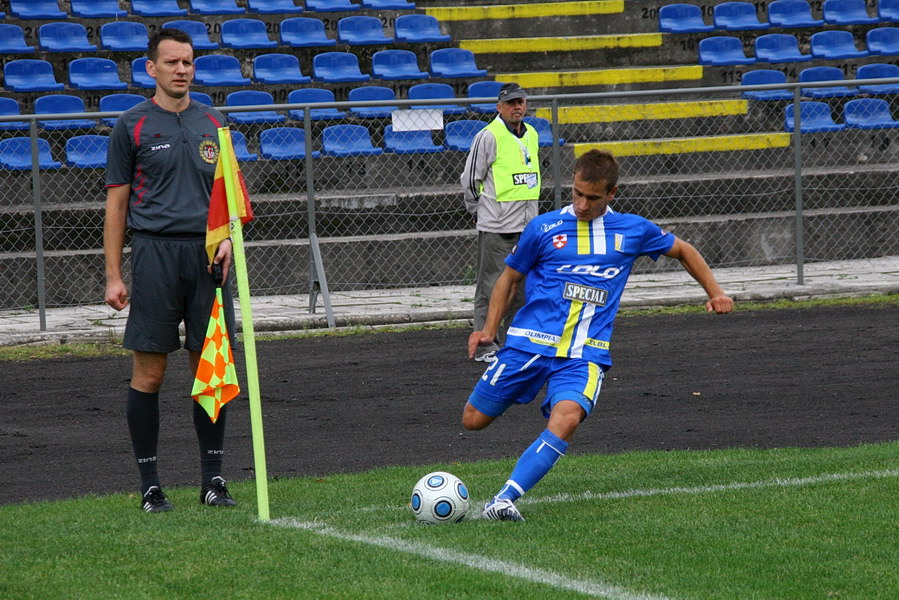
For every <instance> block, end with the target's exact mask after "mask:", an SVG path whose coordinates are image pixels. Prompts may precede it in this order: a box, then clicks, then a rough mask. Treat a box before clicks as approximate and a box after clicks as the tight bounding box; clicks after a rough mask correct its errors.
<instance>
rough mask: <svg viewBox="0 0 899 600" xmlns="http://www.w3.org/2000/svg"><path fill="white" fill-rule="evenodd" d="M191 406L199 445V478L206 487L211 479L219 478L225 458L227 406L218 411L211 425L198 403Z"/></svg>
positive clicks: (206, 414)
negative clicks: (216, 417)
mask: <svg viewBox="0 0 899 600" xmlns="http://www.w3.org/2000/svg"><path fill="white" fill-rule="evenodd" d="M193 404H194V427H195V428H196V430H197V441H198V442H199V443H200V478H201V480H202V482H203V485H206V484H207V483H209V482H210V481H212V478H213V477H219V476H221V474H222V463H223V462H224V458H225V450H224V447H225V422H226V421H227V410H226V409H227V405H225V406H223V407H222V408H221V409H220V410H219V416H218V419H217V420H216V422H215V423H213V422H212V420H211V419H210V418H209V414H208V413H207V412H206V410H205V409H204V408H203V407H202V406H200V404H199V402H194V403H193Z"/></svg>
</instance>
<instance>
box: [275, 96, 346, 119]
mask: <svg viewBox="0 0 899 600" xmlns="http://www.w3.org/2000/svg"><path fill="white" fill-rule="evenodd" d="M335 101H336V100H335V98H334V92H332V91H331V90H325V89H321V88H300V89H298V90H292V91H291V92H290V93H288V94H287V102H288V103H289V104H312V103H317V102H335ZM304 112H305V111H304V110H300V109H296V110H291V111H289V112H288V113H287V114H288V115H289V116H290V118H291V119H295V120H297V121H302V120H304V115H303V113H304ZM309 118H310V119H311V120H313V121H324V120H332V119H343V118H346V113H345V112H343V111H342V110H338V109H337V108H334V107H330V108H310V109H309Z"/></svg>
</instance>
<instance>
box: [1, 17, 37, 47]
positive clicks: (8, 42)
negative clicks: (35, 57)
mask: <svg viewBox="0 0 899 600" xmlns="http://www.w3.org/2000/svg"><path fill="white" fill-rule="evenodd" d="M32 52H34V46H29V45H28V44H26V43H25V32H24V31H23V30H22V28H21V27H19V26H18V25H13V24H10V23H0V54H30V53H32Z"/></svg>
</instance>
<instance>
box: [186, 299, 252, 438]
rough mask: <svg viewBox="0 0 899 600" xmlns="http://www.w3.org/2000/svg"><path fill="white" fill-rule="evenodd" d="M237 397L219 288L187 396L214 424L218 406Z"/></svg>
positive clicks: (235, 379)
mask: <svg viewBox="0 0 899 600" xmlns="http://www.w3.org/2000/svg"><path fill="white" fill-rule="evenodd" d="M239 393H240V386H239V385H238V382H237V370H236V369H235V368H234V355H233V354H232V353H231V340H230V339H229V338H228V329H227V327H226V326H225V309H224V306H223V305H222V288H220V287H217V288H215V302H214V303H213V304H212V314H211V315H210V316H209V325H208V326H207V327H206V340H205V341H204V342H203V352H202V354H201V355H200V364H199V366H198V367H197V374H196V378H195V379H194V387H193V390H192V391H191V395H192V396H193V399H194V400H196V401H197V402H199V403H200V406H202V407H203V409H204V410H205V411H206V413H207V414H208V415H209V418H210V419H211V420H212V422H213V423H215V422H216V421H217V420H218V418H219V411H220V410H221V408H222V406H224V405H225V404H227V403H228V402H229V401H231V400H233V399H234V398H235V397H236V396H237V394H239Z"/></svg>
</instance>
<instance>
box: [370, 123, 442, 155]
mask: <svg viewBox="0 0 899 600" xmlns="http://www.w3.org/2000/svg"><path fill="white" fill-rule="evenodd" d="M444 150H446V148H444V147H443V146H441V145H438V144H435V143H434V139H433V138H432V137H431V131H430V130H428V129H423V130H414V131H395V130H394V129H393V125H388V126H387V127H385V128H384V151H385V152H389V153H391V154H432V153H434V152H443V151H444Z"/></svg>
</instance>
